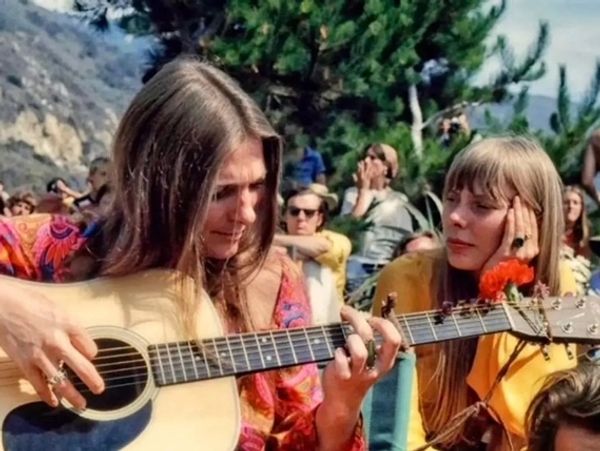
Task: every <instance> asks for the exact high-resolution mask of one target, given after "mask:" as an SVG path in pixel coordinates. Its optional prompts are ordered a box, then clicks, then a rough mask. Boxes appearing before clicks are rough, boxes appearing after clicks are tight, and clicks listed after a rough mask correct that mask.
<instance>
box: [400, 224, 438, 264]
mask: <svg viewBox="0 0 600 451" xmlns="http://www.w3.org/2000/svg"><path fill="white" fill-rule="evenodd" d="M440 246H441V243H440V240H439V238H438V236H437V235H436V234H435V232H433V231H431V230H423V231H420V232H415V233H411V234H410V235H406V236H405V237H404V238H402V241H400V242H399V243H398V246H396V249H394V254H393V258H398V257H401V256H403V255H406V254H410V253H412V252H420V251H427V250H430V249H437V248H438V247H440Z"/></svg>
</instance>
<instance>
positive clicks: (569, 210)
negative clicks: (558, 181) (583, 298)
mask: <svg viewBox="0 0 600 451" xmlns="http://www.w3.org/2000/svg"><path fill="white" fill-rule="evenodd" d="M563 208H564V216H565V233H564V237H563V243H564V246H563V247H562V250H561V254H562V257H563V259H564V260H565V261H566V262H567V263H568V264H569V266H570V267H571V270H572V271H573V274H574V275H575V280H576V281H577V286H578V294H586V293H587V292H588V291H589V288H590V279H591V278H592V273H591V262H590V258H591V255H592V252H591V250H590V224H589V221H588V218H587V212H586V208H585V204H584V198H583V191H582V190H581V189H580V188H579V187H577V186H573V185H569V186H567V187H565V189H564V192H563ZM597 288H600V287H597Z"/></svg>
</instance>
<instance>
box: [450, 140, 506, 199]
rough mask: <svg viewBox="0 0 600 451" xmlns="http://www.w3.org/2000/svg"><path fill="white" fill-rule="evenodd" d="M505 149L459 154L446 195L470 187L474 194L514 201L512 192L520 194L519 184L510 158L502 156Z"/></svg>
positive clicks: (451, 171) (452, 167)
mask: <svg viewBox="0 0 600 451" xmlns="http://www.w3.org/2000/svg"><path fill="white" fill-rule="evenodd" d="M501 151H502V150H501V149H492V150H490V152H486V151H481V149H480V151H478V152H468V151H467V152H463V153H462V154H459V155H458V156H457V158H456V159H455V160H454V161H453V163H452V165H451V166H450V170H449V172H448V175H447V176H446V183H445V184H444V197H445V196H446V194H448V193H449V192H451V191H461V190H463V189H465V188H466V189H468V190H469V191H470V192H471V193H474V194H475V193H476V194H482V195H485V196H489V197H490V198H491V199H492V200H494V201H495V202H502V201H505V202H510V200H511V197H512V196H511V194H512V193H516V192H517V190H516V187H515V183H514V180H513V177H511V176H510V175H509V174H511V172H512V169H513V168H512V167H509V166H513V165H511V164H509V163H508V161H507V160H508V159H502V158H499V155H498V154H497V153H496V152H498V153H500V152H501Z"/></svg>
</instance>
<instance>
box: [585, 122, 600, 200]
mask: <svg viewBox="0 0 600 451" xmlns="http://www.w3.org/2000/svg"><path fill="white" fill-rule="evenodd" d="M598 171H600V130H596V131H594V132H593V133H592V134H591V136H590V137H589V139H588V142H587V144H586V147H585V152H584V154H583V165H582V167H581V186H582V187H583V189H584V190H585V192H586V193H587V194H588V195H589V196H590V197H591V198H592V200H593V201H594V202H595V203H596V205H600V192H599V191H598V190H597V188H596V184H595V179H596V175H597V174H598Z"/></svg>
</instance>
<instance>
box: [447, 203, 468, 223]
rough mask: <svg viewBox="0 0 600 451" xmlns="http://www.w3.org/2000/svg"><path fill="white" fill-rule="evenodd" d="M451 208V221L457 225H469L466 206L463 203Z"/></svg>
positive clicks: (449, 216)
mask: <svg viewBox="0 0 600 451" xmlns="http://www.w3.org/2000/svg"><path fill="white" fill-rule="evenodd" d="M450 208H451V210H450V213H449V215H448V218H449V219H450V223H451V224H452V225H453V226H455V227H461V228H463V227H465V226H466V225H467V219H466V214H465V211H464V208H463V207H462V206H461V205H456V206H454V207H450Z"/></svg>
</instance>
